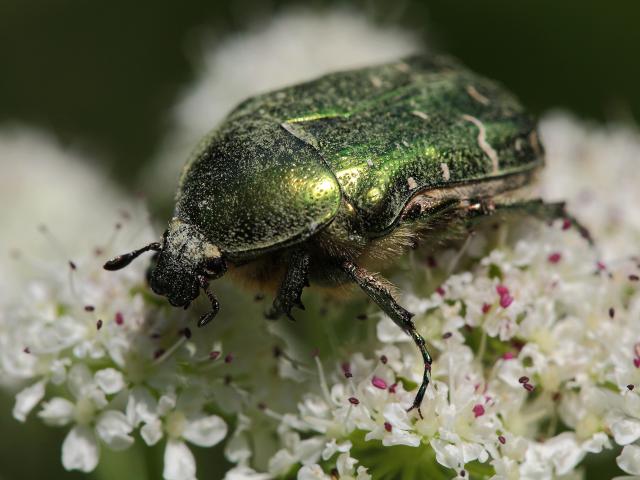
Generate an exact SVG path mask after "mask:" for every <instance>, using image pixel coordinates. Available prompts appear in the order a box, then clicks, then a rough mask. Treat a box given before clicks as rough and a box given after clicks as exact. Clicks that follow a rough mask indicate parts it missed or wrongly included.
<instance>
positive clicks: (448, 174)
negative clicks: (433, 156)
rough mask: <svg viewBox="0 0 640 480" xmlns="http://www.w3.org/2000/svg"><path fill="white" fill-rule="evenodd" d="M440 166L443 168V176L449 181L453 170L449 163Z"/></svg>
mask: <svg viewBox="0 0 640 480" xmlns="http://www.w3.org/2000/svg"><path fill="white" fill-rule="evenodd" d="M440 168H441V169H442V178H443V179H444V181H445V182H448V181H449V180H450V179H451V172H450V171H449V165H447V164H446V163H441V164H440Z"/></svg>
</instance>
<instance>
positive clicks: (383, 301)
mask: <svg viewBox="0 0 640 480" xmlns="http://www.w3.org/2000/svg"><path fill="white" fill-rule="evenodd" d="M342 270H343V271H344V272H345V273H346V274H347V275H348V276H349V277H350V278H351V279H352V280H353V281H354V282H356V283H357V284H358V285H359V286H360V288H362V290H364V292H365V293H366V294H367V295H368V296H369V297H370V298H371V299H372V300H373V301H374V302H375V303H376V304H377V305H378V306H379V307H380V308H381V309H382V311H384V313H386V314H387V315H388V316H389V317H390V318H391V320H393V322H394V323H395V324H396V325H398V326H399V327H400V328H401V329H402V330H403V331H404V332H405V333H406V334H407V335H409V336H410V337H411V338H412V339H413V341H414V342H415V344H416V346H417V347H418V349H419V350H420V353H421V354H422V360H423V361H424V373H423V375H422V383H421V384H420V388H419V389H418V393H417V394H416V397H415V399H414V400H413V404H412V405H411V407H410V408H409V409H408V411H411V410H413V409H414V408H417V409H418V413H419V414H420V417H422V412H421V411H420V404H421V403H422V399H423V398H424V394H425V391H426V390H427V386H428V385H429V382H430V381H431V363H432V360H431V355H429V352H428V351H427V348H426V346H425V341H424V338H422V335H420V334H419V333H418V331H417V330H416V327H415V325H414V323H413V321H412V320H411V318H412V317H413V313H411V312H408V311H407V310H405V309H404V308H402V307H401V306H400V305H398V303H397V302H396V301H395V299H394V298H393V295H392V294H391V292H390V291H389V289H388V288H387V286H386V285H385V284H384V283H383V282H381V281H380V280H379V279H378V278H376V277H375V275H373V274H371V273H370V272H368V271H367V270H365V269H364V268H361V267H358V266H357V265H355V264H354V263H353V262H350V261H345V262H343V263H342Z"/></svg>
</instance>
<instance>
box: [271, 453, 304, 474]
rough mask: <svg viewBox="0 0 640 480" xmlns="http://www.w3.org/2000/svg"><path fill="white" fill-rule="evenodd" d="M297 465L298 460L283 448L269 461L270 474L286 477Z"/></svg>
mask: <svg viewBox="0 0 640 480" xmlns="http://www.w3.org/2000/svg"><path fill="white" fill-rule="evenodd" d="M296 463H298V458H297V457H294V456H293V454H292V453H291V452H290V451H289V450H287V449H286V448H283V449H281V450H278V451H277V452H276V453H275V455H272V456H271V458H270V459H269V473H270V474H272V475H274V476H276V477H281V476H284V475H286V473H287V472H288V471H289V470H291V467H292V466H293V465H294V464H296Z"/></svg>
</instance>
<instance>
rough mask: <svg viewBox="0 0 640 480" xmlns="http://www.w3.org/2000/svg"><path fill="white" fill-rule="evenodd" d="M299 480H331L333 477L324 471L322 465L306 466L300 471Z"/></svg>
mask: <svg viewBox="0 0 640 480" xmlns="http://www.w3.org/2000/svg"><path fill="white" fill-rule="evenodd" d="M298 480H331V477H330V476H329V475H327V474H326V473H324V472H323V471H322V468H320V465H318V464H314V465H305V466H304V467H302V468H301V469H300V470H298Z"/></svg>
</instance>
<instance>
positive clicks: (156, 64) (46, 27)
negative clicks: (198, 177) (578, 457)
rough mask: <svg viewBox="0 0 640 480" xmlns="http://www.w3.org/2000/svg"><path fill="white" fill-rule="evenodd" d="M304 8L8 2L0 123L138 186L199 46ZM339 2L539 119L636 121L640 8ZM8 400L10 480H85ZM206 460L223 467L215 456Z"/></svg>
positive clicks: (5, 457)
mask: <svg viewBox="0 0 640 480" xmlns="http://www.w3.org/2000/svg"><path fill="white" fill-rule="evenodd" d="M294 3H298V4H300V3H302V2H292V1H285V0H270V1H264V0H236V1H211V0H184V1H182V2H157V1H150V0H138V1H136V2H131V1H123V0H111V1H109V2H88V1H86V0H84V1H82V0H0V125H1V124H6V123H12V122H19V123H24V124H29V125H36V126H39V127H42V128H43V129H46V130H49V131H53V132H54V133H56V134H57V135H58V136H59V137H60V138H61V139H62V140H63V141H64V142H65V143H69V144H72V145H74V146H76V147H79V148H81V149H83V150H85V151H87V152H89V153H90V154H91V155H89V157H91V158H95V159H97V160H96V161H99V162H101V164H102V166H103V167H105V168H106V170H107V171H108V172H109V174H110V175H112V176H113V177H114V178H115V179H117V180H118V181H119V182H121V183H122V184H124V185H125V186H126V187H128V188H132V189H135V188H136V184H135V182H136V181H137V180H136V179H137V177H138V175H139V174H140V173H142V172H143V171H144V168H145V165H146V164H147V163H148V162H150V161H151V159H152V158H153V157H154V155H156V154H157V148H158V145H159V144H160V139H161V138H163V136H164V135H166V133H167V129H168V128H169V111H170V108H171V106H172V105H173V104H174V102H175V100H176V96H177V94H178V92H179V91H180V90H181V88H182V87H184V86H185V85H187V84H188V83H189V81H190V79H192V78H193V76H194V74H195V73H196V72H195V65H196V59H197V58H198V54H199V51H198V48H200V45H201V40H202V38H203V36H204V35H207V36H208V37H213V38H214V39H217V38H220V39H222V38H224V36H225V35H227V34H228V33H230V32H237V31H242V30H243V29H246V28H248V27H249V26H250V25H253V24H255V23H256V22H258V23H260V22H266V21H268V19H269V18H270V17H271V16H272V15H274V14H275V13H277V12H278V11H281V10H283V9H284V8H287V7H288V6H289V5H291V4H294ZM335 4H338V5H341V6H349V7H351V8H353V9H355V10H360V11H362V12H365V13H366V14H367V15H368V16H370V17H371V18H372V19H374V20H375V21H377V22H380V23H381V24H393V25H401V26H404V27H405V28H407V29H409V30H411V31H415V32H417V33H418V34H420V35H421V36H422V37H423V38H424V39H425V41H426V42H428V44H429V45H430V46H432V47H435V48H437V49H440V50H443V51H447V52H449V53H452V54H453V55H455V56H457V57H459V58H460V59H461V60H462V61H463V62H464V63H466V64H467V65H469V66H470V67H471V68H472V69H474V70H476V71H478V72H480V73H483V74H485V75H487V76H489V77H492V78H495V79H498V80H500V81H501V82H502V83H504V84H505V85H507V86H508V87H509V88H510V89H511V90H512V91H514V92H515V93H516V94H517V95H518V96H519V97H520V98H521V99H522V101H523V102H524V103H525V104H526V105H527V106H528V107H529V108H530V109H531V110H533V111H535V112H543V111H545V110H548V109H549V108H553V107H563V108H567V109H569V110H572V111H574V112H575V113H577V114H578V115H580V116H584V117H589V118H593V119H596V120H600V121H602V120H623V121H631V122H633V121H635V120H637V119H639V118H640V89H639V88H638V86H639V80H640V62H638V50H639V47H640V28H639V25H640V2H637V1H632V0H629V1H624V0H609V1H607V2H603V1H597V0H582V1H567V0H562V1H558V0H539V1H536V2H533V1H528V0H520V1H514V0H485V1H482V2H479V1H468V0H466V1H465V0H433V1H418V0H415V1H412V0H397V1H393V2H389V1H384V0H362V1H355V2H349V3H345V2H331V1H307V2H304V5H305V6H306V7H310V8H318V9H321V8H326V7H327V6H331V5H335ZM319 40H320V39H319ZM292 41H295V40H294V39H293V40H292ZM11 402H12V399H10V398H1V399H0V407H1V409H0V412H2V415H1V418H0V432H1V433H2V434H1V435H0V479H12V480H13V479H16V480H17V479H34V478H86V477H85V476H83V475H80V474H71V473H68V472H64V471H63V470H62V467H61V466H60V460H59V459H60V450H59V448H60V444H61V441H62V438H63V436H64V434H65V433H66V431H65V429H62V430H60V431H56V430H54V429H51V428H44V427H41V426H40V425H39V424H38V422H32V423H30V424H28V425H26V426H22V425H18V424H17V422H16V421H15V420H13V419H12V418H10V416H9V412H10V410H11ZM105 453H106V452H105ZM161 454H162V452H161V450H159V451H158V452H154V453H153V455H161ZM127 455H130V459H134V458H138V457H136V456H135V455H134V454H133V453H131V454H128V453H127V454H122V455H121V456H117V457H116V458H115V459H114V460H115V461H114V462H104V463H106V464H110V465H118V464H119V463H121V464H122V465H126V466H127V468H128V469H129V470H127V471H126V472H123V471H122V470H120V471H119V472H118V471H117V470H118V468H117V467H114V468H116V471H114V470H109V468H101V469H99V470H98V471H97V472H95V473H94V474H92V478H99V479H108V478H116V477H118V478H119V477H121V476H122V475H123V474H124V475H126V476H125V477H123V478H146V477H143V476H140V475H142V474H141V473H139V472H142V471H144V470H145V466H144V465H138V467H136V466H135V462H134V463H129V462H127V461H125V460H126V458H129V457H127ZM199 458H202V459H204V458H207V460H206V461H205V463H206V464H209V465H215V464H216V463H219V462H222V461H223V460H222V457H221V453H220V451H219V449H218V450H216V451H214V452H199ZM156 463H157V465H161V461H160V460H159V459H158V461H157V462H156ZM200 465H202V467H203V468H202V470H200V471H201V472H202V473H203V475H202V477H201V478H215V475H216V474H215V473H214V472H215V468H214V469H213V470H209V471H208V472H207V470H208V468H207V467H205V466H204V464H203V463H202V462H199V468H201V466H200ZM136 468H138V470H136ZM207 473H208V475H207ZM611 473H612V472H608V473H602V472H600V473H596V475H597V476H594V477H593V478H611V476H612V475H610V474H611ZM152 475H153V476H152V477H149V478H159V475H160V472H155V474H152ZM155 475H158V476H157V477H156V476H155ZM602 475H604V476H602Z"/></svg>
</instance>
